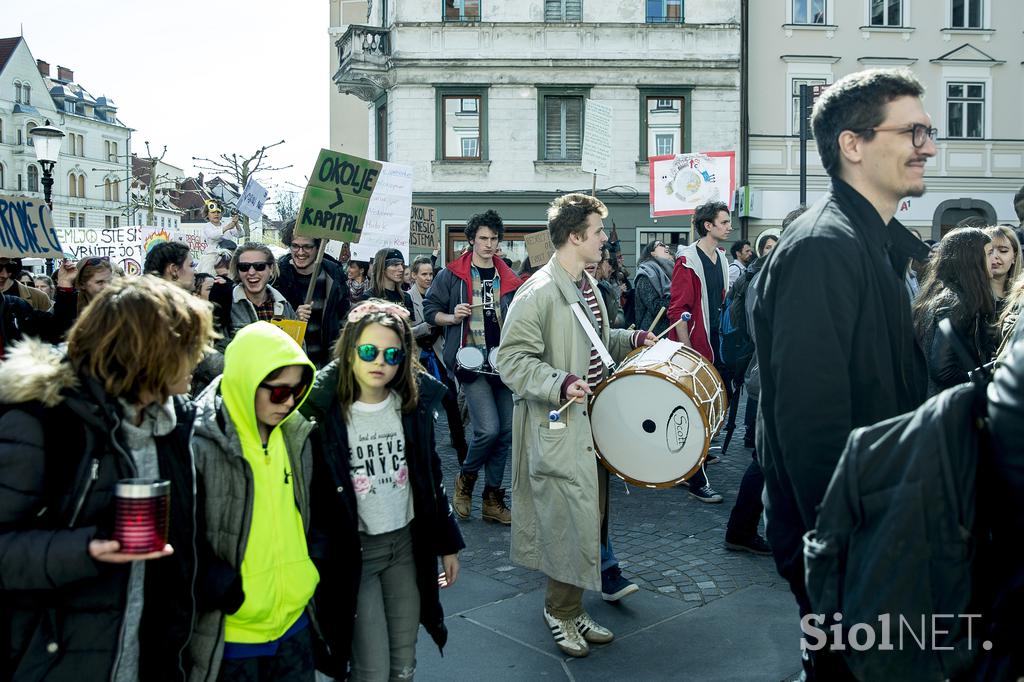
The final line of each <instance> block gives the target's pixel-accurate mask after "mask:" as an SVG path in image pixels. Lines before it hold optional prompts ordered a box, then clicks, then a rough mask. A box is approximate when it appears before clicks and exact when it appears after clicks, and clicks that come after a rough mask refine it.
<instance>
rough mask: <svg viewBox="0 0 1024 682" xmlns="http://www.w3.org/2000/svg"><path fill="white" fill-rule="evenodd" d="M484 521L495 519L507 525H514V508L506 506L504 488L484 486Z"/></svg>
mask: <svg viewBox="0 0 1024 682" xmlns="http://www.w3.org/2000/svg"><path fill="white" fill-rule="evenodd" d="M482 515H483V517H484V521H495V522H497V523H503V524H505V525H506V526H511V525H512V510H510V509H509V508H508V507H506V506H505V489H504V488H487V487H485V488H484V506H483V512H482Z"/></svg>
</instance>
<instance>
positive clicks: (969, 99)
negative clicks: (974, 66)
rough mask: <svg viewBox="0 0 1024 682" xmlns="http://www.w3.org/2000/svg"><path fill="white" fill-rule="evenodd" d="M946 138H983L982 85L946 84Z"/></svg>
mask: <svg viewBox="0 0 1024 682" xmlns="http://www.w3.org/2000/svg"><path fill="white" fill-rule="evenodd" d="M946 137H956V138H966V139H981V138H983V137H985V84H984V83H946Z"/></svg>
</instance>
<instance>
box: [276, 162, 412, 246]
mask: <svg viewBox="0 0 1024 682" xmlns="http://www.w3.org/2000/svg"><path fill="white" fill-rule="evenodd" d="M383 166H384V164H381V163H380V162H379V161H370V160H368V159H362V158H359V157H358V156H352V155H350V154H342V153H341V152H333V151H331V150H330V149H321V150H320V155H319V157H317V160H316V166H314V168H313V173H312V174H311V175H310V178H309V185H307V186H306V191H305V192H304V193H303V195H302V203H301V204H300V205H299V215H298V217H297V219H296V221H295V234H297V235H299V236H302V237H313V238H320V239H338V240H341V241H355V240H357V239H359V235H360V233H361V232H362V231H363V229H364V226H365V221H366V218H367V212H368V211H369V208H370V199H371V196H372V195H373V194H374V192H375V188H376V186H377V184H378V183H379V182H380V180H381V171H382V168H383ZM410 175H411V170H410ZM411 201H412V199H411V192H410V203H411ZM408 212H409V210H408V207H406V211H405V214H406V215H408ZM405 231H406V232H408V230H405Z"/></svg>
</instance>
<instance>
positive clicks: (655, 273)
mask: <svg viewBox="0 0 1024 682" xmlns="http://www.w3.org/2000/svg"><path fill="white" fill-rule="evenodd" d="M674 266H675V262H674V261H671V260H669V259H668V258H650V259H648V260H645V261H644V262H643V263H640V264H639V265H637V266H636V276H635V277H633V286H634V287H636V281H637V279H639V278H640V277H641V276H644V277H646V278H647V279H649V280H651V284H653V285H654V287H655V288H656V289H657V290H658V293H659V295H661V296H666V295H668V292H669V289H670V288H671V287H672V268H673V267H674Z"/></svg>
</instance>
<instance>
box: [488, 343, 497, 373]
mask: <svg viewBox="0 0 1024 682" xmlns="http://www.w3.org/2000/svg"><path fill="white" fill-rule="evenodd" d="M487 364H488V365H490V366H491V369H492V370H494V371H495V372H497V371H498V349H497V348H492V349H491V350H490V352H488V353H487Z"/></svg>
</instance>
